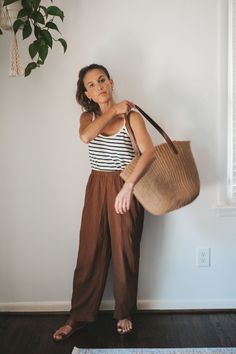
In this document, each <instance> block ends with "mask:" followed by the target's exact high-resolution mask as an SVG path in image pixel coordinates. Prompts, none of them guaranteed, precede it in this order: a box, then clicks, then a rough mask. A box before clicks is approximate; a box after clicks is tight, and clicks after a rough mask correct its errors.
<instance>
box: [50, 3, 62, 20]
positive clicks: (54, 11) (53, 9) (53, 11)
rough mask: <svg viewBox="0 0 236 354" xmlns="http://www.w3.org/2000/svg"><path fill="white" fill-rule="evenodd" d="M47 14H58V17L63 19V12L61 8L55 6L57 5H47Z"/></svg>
mask: <svg viewBox="0 0 236 354" xmlns="http://www.w3.org/2000/svg"><path fill="white" fill-rule="evenodd" d="M47 14H48V15H53V16H58V17H60V19H61V20H62V21H63V19H64V12H63V11H62V10H61V9H59V7H57V6H49V7H48V8H47Z"/></svg>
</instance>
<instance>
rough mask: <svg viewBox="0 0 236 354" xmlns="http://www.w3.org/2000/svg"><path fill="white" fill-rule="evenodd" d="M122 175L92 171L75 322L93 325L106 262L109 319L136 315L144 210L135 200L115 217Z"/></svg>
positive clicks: (76, 274) (73, 314) (76, 284)
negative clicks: (110, 272)
mask: <svg viewBox="0 0 236 354" xmlns="http://www.w3.org/2000/svg"><path fill="white" fill-rule="evenodd" d="M120 172H121V171H111V172H107V171H95V170H92V171H91V174H90V176H89V179H88V182H87V186H86V191H85V200H84V207H83V212H82V220H81V227H80V241H79V250H78V258H77V264H76V268H75V271H74V279H73V294H72V299H71V310H70V318H71V319H74V320H77V321H95V319H96V316H97V312H98V310H99V306H100V302H101V299H102V295H103V292H104V288H105V283H106V278H107V273H108V268H109V264H110V259H112V270H113V294H114V298H115V311H114V315H113V317H114V318H115V319H122V318H126V317H127V316H129V315H131V313H132V312H133V311H135V310H137V288H138V271H139V255H140V241H141V236H142V231H143V220H144V209H143V207H142V205H141V204H140V203H139V202H138V200H137V199H136V197H135V196H134V195H133V196H132V199H131V205H130V209H129V210H128V211H127V212H125V213H124V214H117V213H116V211H115V207H114V205H115V198H116V196H117V194H118V193H119V191H120V190H121V188H122V186H123V184H124V181H123V180H122V179H121V177H120V176H119V174H120Z"/></svg>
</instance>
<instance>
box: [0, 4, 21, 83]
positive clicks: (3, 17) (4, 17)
mask: <svg viewBox="0 0 236 354" xmlns="http://www.w3.org/2000/svg"><path fill="white" fill-rule="evenodd" d="M19 6H20V1H19V2H16V3H13V4H11V6H10V5H8V6H3V0H1V3H0V11H1V13H0V25H1V27H2V28H3V29H4V30H7V31H11V43H10V65H9V76H13V77H17V76H22V75H23V74H24V70H23V69H22V66H21V63H20V52H19V48H18V43H17V38H16V34H15V32H14V30H13V23H14V21H15V19H16V17H17V13H18V10H19V9H20V8H19ZM14 16H15V18H14Z"/></svg>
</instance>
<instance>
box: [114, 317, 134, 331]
mask: <svg viewBox="0 0 236 354" xmlns="http://www.w3.org/2000/svg"><path fill="white" fill-rule="evenodd" d="M125 319H127V320H130V322H131V323H132V320H131V317H125V318H124V320H125ZM122 320H123V318H122ZM119 321H120V320H118V321H117V325H116V329H117V332H118V333H119V334H128V333H130V332H132V330H133V328H131V329H129V330H128V331H125V330H124V329H123V327H122V326H121V325H118V322H119Z"/></svg>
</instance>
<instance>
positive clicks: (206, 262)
mask: <svg viewBox="0 0 236 354" xmlns="http://www.w3.org/2000/svg"><path fill="white" fill-rule="evenodd" d="M210 251H211V249H210V248H197V259H196V261H197V262H196V263H197V266H198V267H210Z"/></svg>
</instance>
